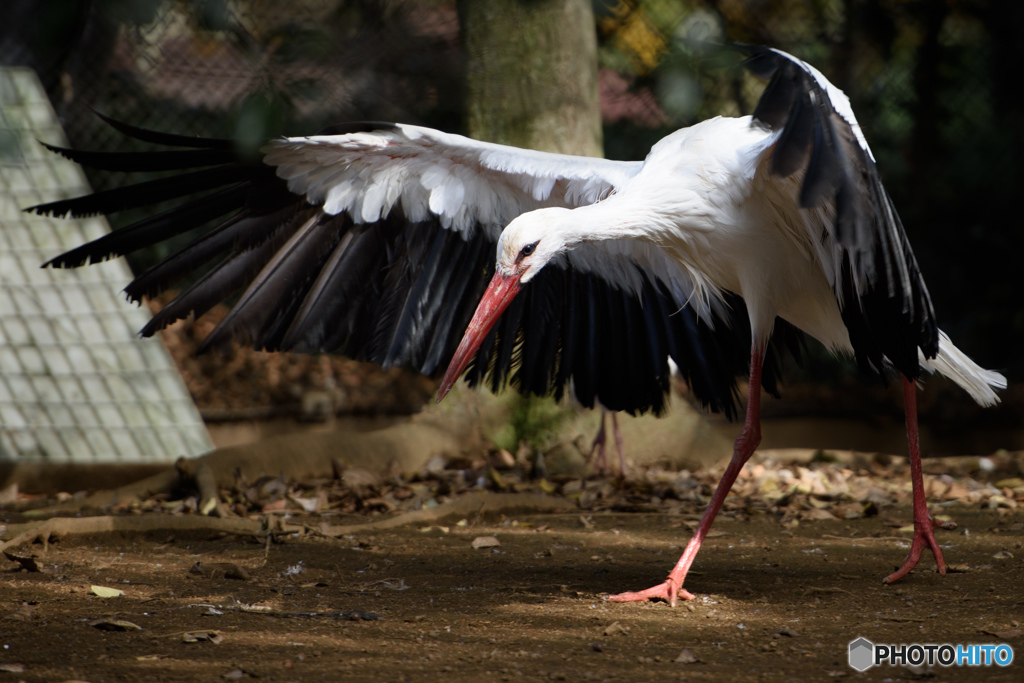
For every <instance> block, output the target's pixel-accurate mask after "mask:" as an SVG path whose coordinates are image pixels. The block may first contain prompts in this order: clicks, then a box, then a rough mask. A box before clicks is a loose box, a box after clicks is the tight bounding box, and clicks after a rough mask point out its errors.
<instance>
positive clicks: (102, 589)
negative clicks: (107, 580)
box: [90, 586, 124, 598]
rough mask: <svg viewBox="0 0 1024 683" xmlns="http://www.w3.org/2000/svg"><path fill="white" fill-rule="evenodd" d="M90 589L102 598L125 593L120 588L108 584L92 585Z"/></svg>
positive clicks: (115, 596)
mask: <svg viewBox="0 0 1024 683" xmlns="http://www.w3.org/2000/svg"><path fill="white" fill-rule="evenodd" d="M90 590H92V592H93V593H94V594H95V595H98V596H100V597H101V598H118V597H121V596H122V595H124V591H123V590H121V589H120V588H108V587H106V586H91V587H90Z"/></svg>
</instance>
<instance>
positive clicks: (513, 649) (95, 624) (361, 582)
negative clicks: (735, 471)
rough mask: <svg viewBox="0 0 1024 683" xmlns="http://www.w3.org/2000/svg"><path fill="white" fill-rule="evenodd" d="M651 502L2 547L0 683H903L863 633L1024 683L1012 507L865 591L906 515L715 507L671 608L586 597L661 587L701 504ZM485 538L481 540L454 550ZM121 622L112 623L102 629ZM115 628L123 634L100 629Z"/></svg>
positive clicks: (968, 521) (958, 511) (994, 510)
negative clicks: (957, 657) (27, 558)
mask: <svg viewBox="0 0 1024 683" xmlns="http://www.w3.org/2000/svg"><path fill="white" fill-rule="evenodd" d="M485 495H494V496H501V495H503V494H500V493H494V494H485ZM634 498H635V497H634ZM730 500H732V499H730ZM733 502H734V503H735V502H736V501H733ZM656 503H657V501H652V505H650V506H646V509H645V506H644V505H635V504H634V505H632V507H631V508H630V507H629V506H618V507H619V509H605V510H601V509H594V510H579V509H566V510H565V511H564V512H559V513H550V514H532V513H516V512H513V511H508V512H506V513H503V514H480V515H468V516H466V515H454V516H452V517H449V518H445V519H439V520H436V521H433V522H431V523H429V524H427V523H418V524H417V523H413V524H407V525H404V526H399V527H397V528H393V529H387V530H382V529H379V528H378V529H374V530H371V531H367V532H365V533H359V532H356V533H346V534H343V535H340V536H338V537H337V538H334V537H331V536H330V535H329V534H323V533H316V529H317V528H318V525H322V524H323V523H324V518H323V517H321V516H318V515H312V516H305V517H303V516H301V515H298V516H294V517H292V518H291V519H290V522H292V523H303V522H304V523H305V524H306V528H307V529H308V530H309V531H310V533H305V534H293V535H288V534H285V535H279V536H278V537H276V538H275V539H274V540H273V542H267V541H265V540H260V539H259V538H258V537H254V536H251V535H246V534H232V533H225V532H223V531H219V532H218V531H214V530H210V531H207V530H198V531H192V532H187V531H180V530H179V531H167V530H159V529H158V530H155V531H149V532H145V533H129V534H125V533H106V534H98V535H94V536H66V537H63V538H60V539H58V540H56V541H55V542H51V543H50V544H49V545H48V546H47V547H45V548H44V547H43V546H41V545H38V544H36V545H22V546H21V547H20V548H19V549H17V553H18V554H20V555H27V554H35V555H36V556H37V561H38V563H39V564H40V565H41V566H40V569H42V571H27V570H26V569H25V568H21V567H19V566H18V565H16V564H13V563H10V562H7V561H6V560H2V562H4V563H5V564H4V565H3V566H4V569H5V571H3V573H2V574H0V648H2V649H0V682H2V681H68V680H77V681H90V682H91V683H99V682H101V681H154V680H160V681H223V680H235V679H240V678H249V677H252V678H259V679H261V680H267V681H312V680H327V681H339V680H358V681H406V680H452V681H461V680H466V681H471V680H472V681H478V680H567V681H574V680H600V681H604V680H608V681H648V680H677V679H678V680H685V679H692V680H709V681H710V680H730V681H775V680H828V679H831V678H846V677H856V678H859V679H864V680H883V681H897V680H914V679H917V678H920V677H921V675H922V674H921V673H920V672H914V671H912V670H909V669H907V668H901V667H888V666H885V667H876V668H873V669H870V670H869V671H867V672H866V673H863V674H858V673H856V672H854V671H853V670H852V669H850V668H849V667H848V665H847V647H848V643H849V642H850V641H851V640H854V639H856V638H857V637H861V636H863V637H865V638H867V639H869V640H871V641H873V642H875V643H893V644H896V643H914V642H919V643H952V644H968V643H999V642H1005V643H1008V644H1010V645H1011V646H1013V647H1014V648H1015V649H1016V650H1017V654H1018V661H1017V662H1015V663H1014V664H1013V665H1012V666H1010V667H1009V668H1007V669H998V668H996V667H988V668H985V669H984V670H983V671H979V670H978V669H976V668H971V667H962V668H956V667H953V668H949V669H942V668H939V667H936V669H935V670H933V671H932V672H930V673H929V672H925V675H930V676H931V680H937V681H946V680H969V679H977V678H978V677H979V676H981V677H982V680H992V681H998V680H1006V681H1010V680H1021V673H1020V663H1019V661H1020V659H1019V658H1020V656H1021V648H1020V645H1021V644H1022V643H1024V638H1022V630H1021V624H1020V622H1021V621H1024V610H1022V605H1024V571H1022V569H1024V548H1022V543H1021V540H1022V533H1021V529H1022V528H1024V523H1022V522H1024V514H1022V513H1021V512H1020V511H1018V510H1017V509H1016V506H1011V507H1012V508H1013V509H1006V508H1005V507H1002V508H999V507H986V508H984V509H979V506H978V505H977V504H953V505H947V506H946V507H945V508H944V509H943V512H944V513H945V514H948V515H950V516H952V517H953V518H955V519H956V520H957V521H958V522H959V525H960V526H959V528H958V529H957V530H956V531H938V532H937V533H938V534H939V539H940V543H941V544H942V546H943V548H944V551H945V555H946V560H947V562H948V563H949V564H950V565H951V566H952V567H953V568H954V569H956V571H953V572H950V573H949V574H948V575H947V576H945V577H940V576H939V575H938V574H937V573H936V572H935V571H934V568H935V565H934V562H933V560H932V558H931V556H930V555H926V556H925V558H924V560H923V561H922V563H921V565H919V567H918V569H917V570H915V571H914V572H913V573H912V574H911V575H910V576H909V577H907V578H906V579H904V580H903V581H901V582H900V583H898V584H896V585H893V586H883V585H882V583H881V578H882V576H884V575H885V574H887V573H888V572H889V571H891V570H892V569H894V568H895V567H896V566H897V565H898V564H899V563H900V562H901V561H902V559H903V558H904V557H905V555H906V548H907V547H908V543H907V539H908V537H909V535H908V534H907V533H906V532H905V531H901V530H898V529H895V528H894V527H895V526H898V525H899V524H900V523H901V522H902V523H904V524H908V523H909V521H910V509H909V507H908V506H906V505H897V506H890V507H883V508H882V512H881V514H877V515H873V516H866V517H860V518H856V519H842V518H841V517H842V516H841V515H839V518H833V519H824V520H821V521H813V520H808V519H807V518H806V516H805V517H804V521H799V519H798V518H794V516H793V515H789V514H780V513H779V508H778V507H777V506H776V507H763V506H757V505H750V504H746V505H744V504H733V505H731V506H730V507H731V509H729V510H727V511H726V512H725V513H723V515H722V516H720V517H719V520H718V521H717V522H716V526H715V528H714V530H713V531H712V535H711V536H710V537H709V538H708V539H707V541H706V542H705V546H704V549H703V550H702V552H701V554H700V555H699V557H698V560H697V562H696V565H695V571H694V572H693V573H691V575H690V577H689V578H688V580H687V584H686V585H687V588H689V589H690V590H691V591H693V592H694V593H696V594H697V599H696V600H694V601H692V602H688V603H682V604H680V605H679V606H678V607H676V608H674V609H673V608H670V607H669V606H668V605H666V604H664V603H652V604H625V605H622V604H612V603H607V602H605V601H604V600H603V599H602V596H603V595H604V594H605V593H607V592H618V591H621V590H627V589H640V588H644V587H647V586H648V585H651V584H653V583H655V582H657V581H660V580H661V579H662V578H663V576H664V575H665V573H667V570H668V569H669V568H670V567H671V565H672V564H673V563H674V562H675V560H676V558H677V556H678V555H679V553H680V551H681V547H682V545H683V544H684V543H685V541H686V540H687V538H688V537H689V529H688V525H691V524H692V523H693V522H694V521H695V520H696V519H697V518H698V515H699V514H700V512H701V508H702V505H701V504H700V503H699V502H698V501H696V500H694V501H673V502H672V505H671V506H669V507H666V506H664V505H661V506H659V505H657V504H656ZM626 509H632V510H633V511H625V510H626ZM0 512H2V511H0ZM16 516H17V515H14V517H16ZM821 516H822V517H827V516H826V515H821ZM8 517H9V518H10V517H11V515H8ZM374 518H376V519H379V518H380V515H377V516H376V517H374ZM368 519H371V518H368V517H367V516H365V515H358V514H357V515H342V516H337V515H335V516H332V517H331V519H330V523H331V524H338V523H342V524H347V523H359V522H366V521H367V520H368ZM460 522H462V524H461V525H460ZM320 528H323V527H322V526H321V527H320ZM491 536H493V537H494V538H496V539H497V542H498V543H499V544H500V545H496V546H492V547H480V548H474V547H473V546H474V541H475V540H476V539H481V538H486V537H491ZM8 538H9V537H8ZM480 544H481V541H479V540H478V541H477V542H476V545H480ZM485 545H486V544H485ZM197 563H199V564H198V566H197ZM93 586H102V587H108V588H115V589H119V590H121V591H123V595H120V596H118V597H101V596H99V595H96V594H95V592H94V591H93V588H92V587H93ZM122 621H123V622H130V625H124V624H122V625H120V626H118V625H117V624H113V623H111V622H122ZM132 625H134V627H138V628H134V627H133V626H132ZM115 628H124V629H128V630H106V629H115ZM211 638H212V640H211Z"/></svg>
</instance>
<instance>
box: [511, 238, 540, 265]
mask: <svg viewBox="0 0 1024 683" xmlns="http://www.w3.org/2000/svg"><path fill="white" fill-rule="evenodd" d="M538 241H539V240H538ZM536 248H537V242H534V243H533V244H527V245H526V246H525V247H523V248H522V249H520V250H519V257H518V258H517V259H516V261H522V260H523V257H524V256H529V255H530V254H532V253H533V250H534V249H536Z"/></svg>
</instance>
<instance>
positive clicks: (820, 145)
mask: <svg viewBox="0 0 1024 683" xmlns="http://www.w3.org/2000/svg"><path fill="white" fill-rule="evenodd" d="M740 49H741V50H743V51H745V52H746V53H747V54H749V55H750V57H749V58H748V59H747V61H746V64H747V66H748V67H749V68H750V69H751V71H752V72H753V73H755V74H757V75H759V76H763V77H766V78H770V79H771V80H770V81H769V83H768V85H767V87H766V88H765V91H764V93H763V94H762V96H761V99H760V101H759V102H758V104H757V108H756V109H755V111H754V114H753V118H754V120H755V121H757V122H760V123H761V124H763V125H767V126H768V127H770V128H771V129H772V130H778V131H781V132H780V134H779V138H778V141H777V142H776V144H775V145H774V148H773V150H772V159H771V163H770V164H769V169H770V170H769V172H770V173H772V174H773V175H777V176H784V177H788V176H791V175H793V174H794V173H803V180H802V183H801V188H800V194H799V198H798V201H799V205H800V207H802V208H816V207H827V208H828V209H829V211H830V212H831V211H833V210H834V216H835V219H834V222H833V223H831V224H830V225H826V226H824V234H809V235H807V239H808V242H809V243H811V244H818V245H819V246H820V248H819V250H818V253H819V258H821V260H822V261H823V264H822V265H823V267H824V268H825V269H826V275H827V276H828V277H829V279H830V282H831V284H832V287H833V290H834V291H835V294H836V299H837V301H838V302H839V306H840V309H841V311H842V315H843V322H844V323H845V324H846V327H847V329H848V331H849V334H850V341H851V343H852V344H853V348H854V353H855V354H856V357H857V361H858V363H859V364H860V365H861V366H862V367H869V368H874V369H876V370H877V369H881V368H882V367H884V366H885V365H886V361H888V362H889V363H891V364H892V365H894V366H895V367H896V368H897V369H898V370H899V371H900V372H902V373H903V374H904V375H906V376H907V377H912V378H913V377H917V376H918V374H919V372H920V367H919V363H918V358H919V356H918V349H919V348H920V350H921V351H922V352H923V353H924V355H925V356H926V357H928V358H934V357H935V355H936V354H937V353H938V348H939V335H938V327H937V325H936V323H935V312H934V310H933V309H932V303H931V299H930V298H929V296H928V290H927V288H926V287H925V284H924V280H923V279H922V277H921V273H920V270H919V269H918V266H917V261H916V259H915V258H914V253H913V251H912V250H911V248H910V243H909V241H908V240H907V235H906V233H905V232H904V230H903V225H902V223H901V222H900V218H899V216H898V215H897V213H896V209H895V207H894V206H893V203H892V200H891V199H890V198H889V195H888V193H887V192H886V191H885V188H884V187H883V186H882V181H881V178H880V177H879V174H878V168H877V167H876V165H875V159H874V157H873V156H872V154H871V149H870V147H869V146H868V143H867V140H866V139H865V138H864V134H863V133H862V131H861V129H860V125H859V124H858V123H857V119H856V117H854V114H853V110H852V109H851V107H850V101H849V99H848V98H847V97H846V95H845V94H843V92H842V91H841V90H839V88H837V87H835V86H834V85H832V83H830V82H829V81H828V80H827V79H826V78H825V77H824V76H823V75H822V74H821V72H819V71H818V70H817V69H815V68H814V67H812V66H810V65H809V64H806V63H805V62H802V61H800V60H799V59H797V58H796V57H793V56H792V55H789V54H786V53H785V52H781V51H779V50H775V49H772V48H766V47H754V46H740ZM830 215H831V213H830ZM808 225H811V224H810V223H808Z"/></svg>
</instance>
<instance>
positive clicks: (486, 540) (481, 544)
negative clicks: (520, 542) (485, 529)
mask: <svg viewBox="0 0 1024 683" xmlns="http://www.w3.org/2000/svg"><path fill="white" fill-rule="evenodd" d="M471 545H472V546H473V550H479V549H480V548H495V547H497V546H499V545H501V541H499V540H498V537H497V536H477V537H476V538H474V539H473V543H472V544H471Z"/></svg>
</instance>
